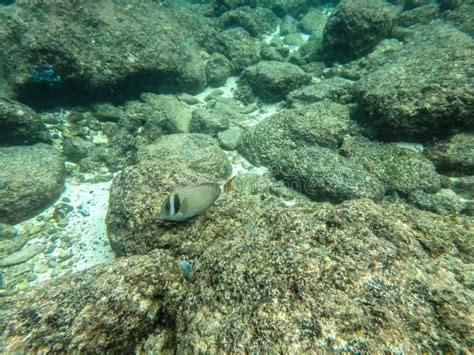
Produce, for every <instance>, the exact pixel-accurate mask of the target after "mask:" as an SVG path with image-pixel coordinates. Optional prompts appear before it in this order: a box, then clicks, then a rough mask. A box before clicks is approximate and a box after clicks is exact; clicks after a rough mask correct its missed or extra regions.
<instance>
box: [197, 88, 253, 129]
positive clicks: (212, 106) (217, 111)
mask: <svg viewBox="0 0 474 355" xmlns="http://www.w3.org/2000/svg"><path fill="white" fill-rule="evenodd" d="M244 112H245V107H244V106H243V105H242V103H241V102H239V101H237V100H235V99H229V98H220V97H216V98H214V99H211V100H209V102H208V103H207V104H206V107H204V108H201V109H197V110H195V111H193V114H192V119H191V131H192V132H196V133H206V134H209V135H212V136H216V135H217V134H218V133H219V132H222V131H225V130H226V129H228V128H229V127H231V126H235V125H239V124H240V123H241V122H242V121H244V120H246V119H247V116H245V114H244Z"/></svg>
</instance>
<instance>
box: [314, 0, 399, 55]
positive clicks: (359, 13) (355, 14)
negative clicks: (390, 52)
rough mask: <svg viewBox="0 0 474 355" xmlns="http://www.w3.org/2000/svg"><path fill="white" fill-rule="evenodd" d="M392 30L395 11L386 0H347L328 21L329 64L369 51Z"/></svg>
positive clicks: (326, 46) (325, 38) (325, 41)
mask: <svg viewBox="0 0 474 355" xmlns="http://www.w3.org/2000/svg"><path fill="white" fill-rule="evenodd" d="M391 29H392V12H391V10H390V8H389V7H388V5H387V3H386V2H385V1H382V0H344V1H341V3H340V4H339V5H338V6H337V7H336V9H335V10H334V12H333V13H332V14H331V16H330V17H329V19H328V20H327V22H326V27H325V28H324V34H323V53H324V56H325V60H326V61H327V62H328V63H333V62H341V63H344V62H348V61H350V60H353V59H356V58H358V57H361V56H363V55H365V54H367V53H369V52H370V51H371V50H372V49H373V48H374V47H375V45H376V44H377V43H379V42H380V41H381V40H382V39H383V38H385V37H386V36H387V35H388V34H389V32H390V30H391Z"/></svg>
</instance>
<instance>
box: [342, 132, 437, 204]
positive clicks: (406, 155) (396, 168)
mask: <svg viewBox="0 0 474 355" xmlns="http://www.w3.org/2000/svg"><path fill="white" fill-rule="evenodd" d="M341 151H342V153H343V154H344V156H346V157H347V158H349V159H351V160H353V161H355V162H357V163H359V164H362V165H364V166H365V167H366V168H367V170H368V171H370V172H371V173H372V174H374V175H375V176H377V177H378V178H379V179H380V180H381V181H383V182H384V184H385V186H386V189H387V192H394V191H395V192H397V193H400V194H402V195H404V196H407V195H409V194H411V193H413V192H416V191H419V190H421V191H424V192H437V191H438V190H439V189H440V188H441V182H442V179H441V176H440V175H439V174H438V173H437V172H436V169H435V167H434V165H433V163H431V162H430V161H429V160H427V159H426V158H425V157H423V155H422V154H421V153H419V152H416V151H413V150H410V149H407V148H402V147H399V146H397V145H395V144H384V143H378V142H372V141H369V140H368V139H366V138H362V137H347V138H346V139H344V143H343V144H342V147H341Z"/></svg>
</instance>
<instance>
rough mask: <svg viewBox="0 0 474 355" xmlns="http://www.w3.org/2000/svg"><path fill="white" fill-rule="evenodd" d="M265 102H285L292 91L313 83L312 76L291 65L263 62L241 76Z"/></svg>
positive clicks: (243, 81)
mask: <svg viewBox="0 0 474 355" xmlns="http://www.w3.org/2000/svg"><path fill="white" fill-rule="evenodd" d="M240 78H241V81H242V83H246V84H248V85H249V86H250V87H251V88H252V91H253V92H254V94H255V95H257V96H258V97H260V98H261V99H262V100H264V101H269V102H274V101H279V100H283V99H284V98H285V97H286V96H287V95H288V94H289V93H290V92H291V91H293V90H295V89H298V88H299V87H301V86H303V85H306V84H309V83H310V82H311V75H309V74H306V73H305V72H304V71H303V70H302V69H301V68H299V67H298V66H296V65H294V64H291V63H283V62H275V61H261V62H259V63H258V64H256V65H254V66H251V67H249V68H247V69H246V70H245V71H244V72H243V73H242V74H241V76H240Z"/></svg>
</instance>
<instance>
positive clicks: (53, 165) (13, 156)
mask: <svg viewBox="0 0 474 355" xmlns="http://www.w3.org/2000/svg"><path fill="white" fill-rule="evenodd" d="M0 166H1V167H2V168H1V169H0V222H1V223H10V224H15V223H18V222H21V221H23V220H25V219H27V218H30V217H32V216H34V215H35V214H36V213H38V212H39V211H40V210H41V209H43V208H45V207H47V206H48V205H49V204H51V203H52V202H53V201H54V199H55V198H57V197H58V196H59V194H60V193H61V192H62V191H63V189H64V179H65V169H64V161H63V158H62V156H61V153H60V152H59V151H58V150H57V149H56V148H54V147H52V146H49V145H46V144H43V143H38V144H35V145H31V146H16V147H4V148H0Z"/></svg>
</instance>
